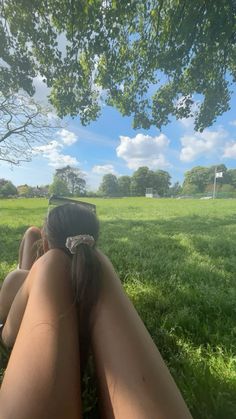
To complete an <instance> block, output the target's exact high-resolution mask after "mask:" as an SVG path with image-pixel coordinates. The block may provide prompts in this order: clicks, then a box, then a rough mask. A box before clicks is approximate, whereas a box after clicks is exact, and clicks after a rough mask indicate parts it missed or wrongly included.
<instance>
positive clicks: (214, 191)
mask: <svg viewBox="0 0 236 419" xmlns="http://www.w3.org/2000/svg"><path fill="white" fill-rule="evenodd" d="M216 171H217V167H216V168H215V178H214V187H213V197H212V198H213V199H215V197H216Z"/></svg>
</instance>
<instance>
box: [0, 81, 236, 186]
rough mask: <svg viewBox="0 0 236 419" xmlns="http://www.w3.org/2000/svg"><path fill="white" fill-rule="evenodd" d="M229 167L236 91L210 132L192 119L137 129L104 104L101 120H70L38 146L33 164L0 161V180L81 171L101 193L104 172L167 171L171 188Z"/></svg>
mask: <svg viewBox="0 0 236 419" xmlns="http://www.w3.org/2000/svg"><path fill="white" fill-rule="evenodd" d="M35 86H36V96H35V98H36V99H37V100H39V101H41V102H42V103H46V101H47V95H48V89H47V88H46V87H45V85H44V84H43V82H42V80H41V79H40V77H38V78H37V79H36V80H35ZM221 163H224V164H225V165H226V167H227V168H228V169H230V168H236V89H235V91H234V92H233V95H232V99H231V110H230V111H228V112H226V113H225V114H223V115H222V116H220V117H218V119H217V121H216V122H215V123H214V125H212V126H211V127H210V128H207V129H205V130H204V131H203V132H202V133H199V132H195V131H194V128H193V120H192V119H191V118H188V119H184V120H181V121H180V120H178V121H177V120H172V122H171V123H170V124H169V125H167V126H165V127H163V129H162V131H160V130H158V129H157V128H155V127H152V128H151V129H149V130H142V129H139V130H134V129H132V118H130V117H122V116H121V115H120V114H119V112H118V111H116V110H115V109H114V108H111V107H108V106H104V107H103V108H102V114H101V116H100V118H99V119H98V120H97V121H95V122H92V123H91V124H90V125H88V126H86V127H84V126H82V125H81V124H80V121H79V118H75V119H72V118H69V117H67V118H65V119H64V120H63V121H62V125H61V127H59V128H58V130H56V131H55V133H54V134H53V135H52V139H51V142H50V143H49V144H44V145H41V146H38V147H36V148H35V150H34V153H33V158H32V161H31V162H29V163H22V164H21V165H20V166H15V167H11V166H10V165H9V164H7V163H4V162H0V178H5V179H9V180H11V181H12V182H13V184H14V185H16V186H18V185H22V184H28V185H31V186H36V185H38V186H40V185H46V184H50V183H52V180H53V174H54V173H55V170H56V169H57V168H58V167H63V166H66V165H70V166H73V167H77V168H78V169H80V170H81V172H82V173H83V175H84V178H85V180H86V184H87V189H88V190H93V191H95V190H97V188H98V186H99V185H100V183H101V181H102V177H103V175H104V174H107V173H113V174H114V175H116V176H122V175H129V176H131V175H132V174H133V172H134V171H135V170H136V169H138V167H140V166H148V167H149V168H150V169H152V170H159V169H162V170H166V171H168V172H169V174H170V175H171V181H172V184H173V183H175V182H177V181H178V182H180V183H181V184H182V182H183V180H184V173H185V172H186V171H187V170H190V169H191V168H192V167H194V166H199V165H201V166H211V165H217V164H221Z"/></svg>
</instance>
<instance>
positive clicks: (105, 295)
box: [92, 254, 191, 419]
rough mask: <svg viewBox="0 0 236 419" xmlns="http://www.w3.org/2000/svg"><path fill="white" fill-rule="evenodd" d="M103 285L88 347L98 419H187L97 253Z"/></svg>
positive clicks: (148, 340)
mask: <svg viewBox="0 0 236 419" xmlns="http://www.w3.org/2000/svg"><path fill="white" fill-rule="evenodd" d="M100 258H101V261H102V265H103V272H104V278H103V289H102V294H101V299H100V302H99V304H98V307H97V310H96V320H95V323H94V329H93V334H92V346H93V353H94V357H95V364H96V370H97V376H98V382H99V386H100V398H101V408H102V418H103V419H124V418H130V419H190V418H191V415H190V413H189V411H188V408H187V407H186V405H185V402H184V400H183V398H182V396H181V394H180V392H179V390H178V388H177V386H176V385H175V383H174V380H173V379H172V377H171V375H170V373H169V371H168V369H167V367H166V366H165V364H164V361H163V359H162V357H161V355H160V353H159V351H158V349H157V348H156V346H155V344H154V342H153V341H152V339H151V337H150V335H149V334H148V332H147V330H146V328H145V326H144V324H143V323H142V321H141V319H140V318H139V316H138V314H137V312H136V311H135V309H134V307H133V305H132V304H131V302H130V301H129V299H128V297H127V296H126V295H125V293H124V291H123V288H122V286H121V283H120V281H119V279H118V277H117V275H116V273H115V272H114V270H113V267H112V265H111V263H110V262H109V261H108V260H107V259H106V258H105V257H104V256H103V255H101V254H100Z"/></svg>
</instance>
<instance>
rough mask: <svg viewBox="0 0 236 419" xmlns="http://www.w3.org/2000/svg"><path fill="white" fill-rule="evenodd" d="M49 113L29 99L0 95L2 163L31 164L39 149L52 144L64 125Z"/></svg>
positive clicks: (0, 155) (22, 96)
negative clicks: (44, 144) (34, 152)
mask: <svg viewBox="0 0 236 419" xmlns="http://www.w3.org/2000/svg"><path fill="white" fill-rule="evenodd" d="M48 112H49V109H46V108H43V107H42V106H41V105H39V104H38V103H37V102H35V101H33V99H32V98H29V97H28V96H27V95H22V94H15V95H11V94H8V95H7V96H3V95H2V94H1V92H0V161H6V162H8V163H11V164H14V165H17V164H19V163H21V162H23V161H29V160H31V157H32V153H33V149H34V147H35V146H37V145H39V144H43V143H45V142H49V141H50V140H51V136H52V134H53V133H55V131H56V130H57V129H58V127H59V126H60V124H59V123H58V120H57V119H55V118H50V117H49V116H48Z"/></svg>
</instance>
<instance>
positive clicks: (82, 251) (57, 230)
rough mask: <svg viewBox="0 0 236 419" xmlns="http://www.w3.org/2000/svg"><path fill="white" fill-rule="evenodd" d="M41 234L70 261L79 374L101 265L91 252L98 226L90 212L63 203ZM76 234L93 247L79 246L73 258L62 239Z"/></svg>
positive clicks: (48, 220) (49, 215)
mask: <svg viewBox="0 0 236 419" xmlns="http://www.w3.org/2000/svg"><path fill="white" fill-rule="evenodd" d="M44 228H45V233H46V236H47V240H48V243H49V246H50V248H59V249H62V250H63V251H64V252H66V253H67V254H68V255H70V256H71V258H72V266H71V279H72V285H73V290H74V294H75V302H76V306H77V311H78V319H79V340H80V363H81V374H83V372H84V368H85V365H86V362H87V359H88V353H89V346H90V336H91V328H92V321H93V316H92V314H93V308H94V307H95V304H96V302H97V299H98V295H99V290H100V286H101V280H100V276H101V266H100V262H99V260H98V257H97V255H96V253H95V251H94V247H95V246H96V242H97V239H98V233H99V223H98V219H97V217H96V215H95V214H94V212H92V211H90V210H88V209H87V208H85V207H83V206H81V205H77V204H71V203H68V204H64V205H61V206H58V207H55V208H53V209H52V210H51V211H50V212H49V214H48V217H47V220H46V223H45V227H44ZM80 234H89V235H91V236H93V238H94V241H95V244H94V246H93V247H90V246H88V245H87V244H80V245H79V246H78V248H77V251H76V253H75V254H74V255H72V254H71V253H70V251H69V250H68V249H67V248H66V246H65V244H66V239H67V238H68V237H71V236H76V235H80Z"/></svg>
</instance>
